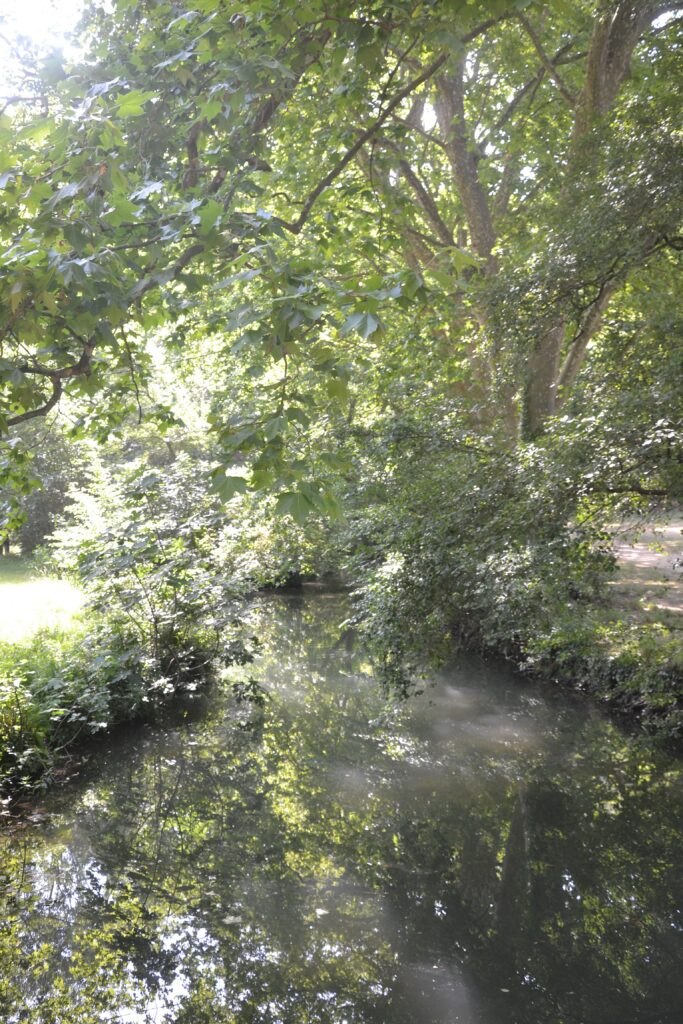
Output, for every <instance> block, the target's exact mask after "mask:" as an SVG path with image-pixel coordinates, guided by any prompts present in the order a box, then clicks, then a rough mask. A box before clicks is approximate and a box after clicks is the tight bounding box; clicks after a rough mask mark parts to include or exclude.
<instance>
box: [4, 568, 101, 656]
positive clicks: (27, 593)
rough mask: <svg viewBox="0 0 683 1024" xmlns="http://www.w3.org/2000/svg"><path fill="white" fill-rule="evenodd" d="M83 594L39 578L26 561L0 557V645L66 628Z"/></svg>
mask: <svg viewBox="0 0 683 1024" xmlns="http://www.w3.org/2000/svg"><path fill="white" fill-rule="evenodd" d="M82 606H83V594H82V593H81V591H80V590H78V588H77V587H75V586H74V585H73V584H72V583H69V582H68V581H66V580H60V579H55V578H52V577H49V576H42V575H40V573H39V572H38V571H37V569H36V568H35V566H34V565H33V564H32V563H31V562H30V560H28V559H25V558H21V557H19V556H18V555H9V556H5V557H4V558H0V642H4V643H19V642H22V641H24V640H27V639H28V638H29V637H31V636H33V635H34V634H35V633H37V632H38V631H39V630H41V629H58V630H65V629H68V628H69V627H70V626H71V624H72V622H73V619H74V616H75V615H76V614H77V613H78V612H79V611H80V609H81V608H82Z"/></svg>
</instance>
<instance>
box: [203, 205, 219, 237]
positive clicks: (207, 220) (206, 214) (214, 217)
mask: <svg viewBox="0 0 683 1024" xmlns="http://www.w3.org/2000/svg"><path fill="white" fill-rule="evenodd" d="M222 213H223V204H222V203H219V202H218V201H217V200H216V199H209V200H207V202H206V203H205V204H204V205H203V206H202V208H201V209H200V210H199V224H200V228H199V233H200V234H201V235H208V234H209V233H210V232H211V231H213V229H214V228H215V227H216V222H217V221H218V219H219V217H220V216H221V214H222Z"/></svg>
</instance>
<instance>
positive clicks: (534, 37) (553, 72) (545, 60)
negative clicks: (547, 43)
mask: <svg viewBox="0 0 683 1024" xmlns="http://www.w3.org/2000/svg"><path fill="white" fill-rule="evenodd" d="M518 18H519V21H520V23H521V25H522V26H523V27H524V31H525V32H526V34H527V35H528V36H529V39H531V42H532V43H533V45H534V49H535V50H536V53H537V54H538V56H539V57H540V58H541V64H542V65H543V67H544V68H545V70H546V71H547V72H548V74H549V75H550V77H551V78H552V80H553V82H554V83H555V85H556V86H557V88H558V89H559V90H560V93H561V94H562V96H563V97H564V99H565V100H566V101H567V103H568V104H569V106H570V107H572V108H573V107H574V106H575V104H576V98H575V97H574V96H573V95H572V93H571V92H570V91H569V89H568V88H567V86H566V85H565V83H564V82H563V80H562V77H561V76H560V74H559V72H558V70H557V68H556V67H555V63H554V61H552V60H551V59H550V57H549V56H548V54H547V53H546V52H545V50H544V49H543V44H542V42H541V40H540V38H539V36H538V34H537V33H536V30H535V28H534V27H533V25H532V24H531V22H530V21H529V19H528V18H527V17H526V16H525V15H524V14H520V15H518Z"/></svg>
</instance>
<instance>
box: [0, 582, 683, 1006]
mask: <svg viewBox="0 0 683 1024" xmlns="http://www.w3.org/2000/svg"><path fill="white" fill-rule="evenodd" d="M257 615H258V618H259V622H258V625H257V631H258V632H259V634H260V635H261V637H262V638H263V639H264V641H265V648H264V652H263V655H262V656H261V657H260V658H259V660H258V661H257V662H256V663H255V664H254V665H251V666H249V667H248V669H246V670H245V669H241V670H234V672H233V675H234V676H235V677H237V676H238V675H240V674H241V676H242V678H244V679H246V678H249V677H253V678H256V679H258V680H259V682H260V683H261V684H262V685H263V686H264V687H265V689H266V690H267V694H268V697H267V699H266V702H265V706H264V707H263V708H262V709H261V708H259V707H255V706H254V705H253V704H249V703H239V702H237V701H236V700H235V697H234V693H233V690H232V688H231V686H229V685H226V686H224V687H219V688H217V690H214V692H213V693H212V694H211V696H210V698H209V700H208V701H206V702H204V703H203V704H202V706H201V707H200V706H199V704H198V705H197V707H195V709H194V710H193V711H192V713H191V714H189V715H187V716H186V717H185V719H181V720H180V721H178V720H174V721H173V722H172V723H171V724H169V725H166V726H164V727H161V728H155V729H153V728H139V729H136V730H129V731H128V733H127V735H125V736H122V737H121V736H120V737H118V738H117V739H116V740H110V741H108V744H107V745H106V746H103V749H102V750H101V751H100V752H99V753H98V754H97V755H96V756H95V757H94V758H93V760H92V761H91V763H90V765H89V766H88V768H87V770H86V772H84V773H83V776H82V777H81V778H80V779H78V780H76V781H74V782H71V783H69V784H68V785H66V786H63V787H61V788H60V789H58V790H54V791H53V792H52V794H51V795H50V797H49V799H48V801H47V802H46V806H45V808H44V815H45V816H44V818H43V820H42V821H41V822H39V823H36V824H33V825H29V826H27V827H26V828H25V829H23V830H20V831H19V832H15V833H14V834H12V835H10V836H8V837H5V840H4V843H3V844H2V846H0V902H1V903H2V919H1V920H0V1020H1V1021H3V1024H4V1022H5V1021H7V1022H19V1021H22V1022H24V1021H26V1022H31V1024H72V1022H73V1024H91V1022H92V1024H95V1022H98V1024H99V1022H101V1021H121V1022H129V1024H143V1022H144V1024H147V1022H158V1024H236V1022H239V1024H276V1022H282V1024H304V1022H306V1024H333V1022H334V1024H342V1022H346V1024H370V1022H372V1024H541V1022H543V1024H565V1022H566V1024H679V1022H681V1021H683V919H682V911H683V846H682V844H681V832H682V828H683V776H682V771H681V763H680V761H676V760H675V759H672V758H671V757H669V756H668V755H666V754H664V753H663V752H661V751H658V750H657V749H655V748H654V747H653V746H652V745H650V744H649V743H648V742H647V741H645V740H643V739H637V738H633V737H629V736H627V735H625V734H624V733H623V732H622V731H621V730H620V729H619V728H617V727H616V726H615V725H613V724H610V723H609V722H608V721H606V720H605V719H604V718H603V717H602V716H601V715H600V714H599V713H598V712H597V711H595V710H594V709H591V708H590V707H589V706H588V704H587V703H583V702H580V701H575V700H573V699H571V698H569V697H566V696H563V695H561V694H556V693H555V692H554V691H553V690H552V688H551V687H550V686H545V687H544V686H534V685H531V684H524V683H520V681H519V680H517V679H515V678H514V677H513V676H512V675H511V674H510V673H508V672H507V671H505V670H501V669H498V668H493V667H491V666H486V665H484V664H482V663H481V662H479V661H477V660H474V659H469V660H465V661H462V662H459V663H458V665H457V666H455V667H454V668H453V669H452V670H450V671H448V672H445V673H443V675H442V676H441V677H440V678H439V679H438V680H436V681H435V684H434V686H431V687H428V688H427V690H426V691H425V692H424V693H423V694H422V695H421V696H419V697H416V698H414V699H412V700H410V701H408V702H407V703H405V704H403V705H401V706H400V707H398V708H396V707H393V706H389V705H388V704H387V703H386V702H385V701H384V700H383V698H382V695H381V694H380V693H379V692H378V688H377V686H376V683H375V682H374V681H373V679H372V678H371V676H370V674H369V666H368V664H367V661H366V659H365V657H364V654H363V652H362V651H359V650H358V649H356V648H354V645H353V639H352V636H351V634H350V633H349V632H348V631H347V630H345V629H344V628H343V627H342V626H341V623H342V622H343V620H344V617H345V615H346V608H345V606H344V603H343V600H342V599H341V598H339V597H336V596H334V595H325V594H323V595H317V596H288V597H278V598H271V599H267V600H264V601H263V602H262V604H261V606H260V609H259V611H258V612H257ZM200 703H201V702H200Z"/></svg>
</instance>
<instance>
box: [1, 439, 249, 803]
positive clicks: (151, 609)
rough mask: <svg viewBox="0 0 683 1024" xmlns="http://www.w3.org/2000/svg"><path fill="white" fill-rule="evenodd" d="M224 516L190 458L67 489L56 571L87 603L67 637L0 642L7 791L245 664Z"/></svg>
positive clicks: (242, 589) (37, 780)
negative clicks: (92, 740)
mask: <svg viewBox="0 0 683 1024" xmlns="http://www.w3.org/2000/svg"><path fill="white" fill-rule="evenodd" d="M223 519H224V517H223V516H222V513H221V509H220V505H219V504H218V503H217V501H216V499H215V497H213V496H212V495H211V494H210V493H208V492H207V488H206V486H205V475H203V474H202V473H201V472H200V471H198V470H197V467H196V465H191V464H190V463H189V461H188V460H186V459H183V458H178V459H177V460H176V461H175V462H174V463H173V464H172V465H170V466H164V467H163V469H162V470H159V469H150V468H149V467H148V466H147V465H146V463H145V462H144V461H140V462H131V464H130V465H129V466H127V467H126V468H125V470H123V471H121V470H120V469H119V470H116V471H115V472H113V471H112V472H109V471H106V470H101V472H100V478H99V479H94V480H92V481H90V484H89V487H88V490H87V492H83V493H74V494H73V495H72V504H71V507H70V511H69V519H68V525H67V526H65V527H64V528H62V529H61V530H60V531H58V533H57V534H56V536H55V539H54V542H53V545H52V550H51V555H50V559H49V565H50V567H51V569H52V570H53V571H58V572H60V573H62V574H68V575H69V576H70V577H71V578H72V579H74V581H75V582H76V583H77V584H78V585H79V586H81V587H83V588H84V590H85V593H86V596H87V606H86V609H85V611H84V612H83V613H82V614H81V616H80V619H79V620H77V621H76V623H75V624H74V627H73V628H72V629H70V630H66V631H63V630H62V631H60V630H51V631H50V630H43V631H42V632H40V633H38V634H36V635H34V636H32V637H31V639H30V640H27V641H26V642H24V643H14V644H2V645H0V787H2V788H3V789H4V790H5V791H8V790H9V789H10V788H12V789H16V788H17V787H26V786H35V785H37V784H41V785H42V784H46V783H47V781H48V780H49V778H50V775H51V773H52V771H53V770H54V767H55V764H56V763H57V761H58V760H59V758H60V757H61V756H62V755H63V754H64V753H65V752H66V751H68V750H72V749H73V748H74V746H75V745H76V744H78V743H79V742H81V741H83V740H85V739H87V738H88V737H93V736H97V735H99V734H101V733H103V732H104V731H105V730H107V729H110V728H112V727H114V726H116V725H118V724H120V723H122V722H125V721H128V720H130V719H133V718H140V717H148V716H151V715H153V714H154V713H155V712H156V711H157V710H158V709H159V708H160V707H161V706H163V705H165V704H166V703H168V702H169V701H170V700H171V699H172V698H173V697H174V696H176V695H179V694H188V693H192V692H195V691H197V690H198V689H199V688H200V687H202V686H203V685H205V684H206V683H207V682H209V681H210V680H211V679H212V678H213V676H214V675H215V671H216V669H217V668H219V667H220V666H222V665H226V664H229V663H231V662H234V661H236V660H245V659H248V658H249V653H248V650H247V646H248V641H246V640H245V639H244V633H245V629H244V610H245V600H244V598H245V594H246V591H247V582H246V580H242V579H238V578H237V577H238V573H236V571H235V570H234V567H233V566H230V565H227V564H226V563H225V562H224V553H223V549H222V548H221V546H220V544H219V543H218V542H217V535H218V531H219V527H220V525H221V523H222V522H223Z"/></svg>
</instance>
